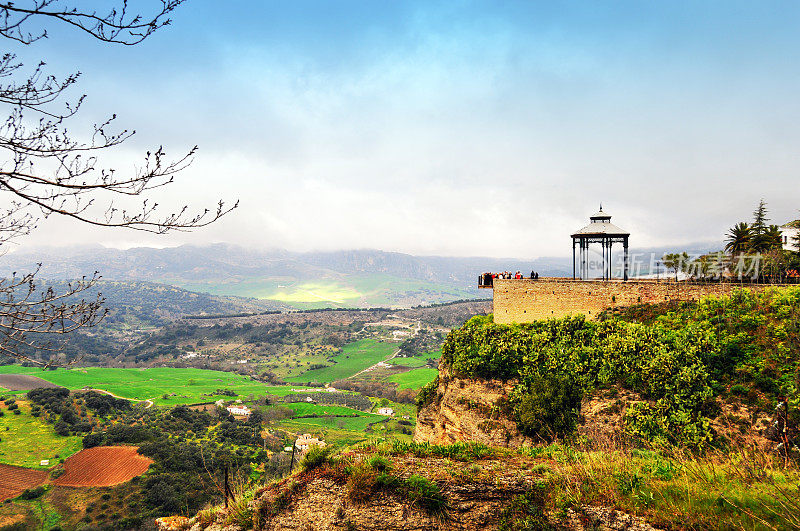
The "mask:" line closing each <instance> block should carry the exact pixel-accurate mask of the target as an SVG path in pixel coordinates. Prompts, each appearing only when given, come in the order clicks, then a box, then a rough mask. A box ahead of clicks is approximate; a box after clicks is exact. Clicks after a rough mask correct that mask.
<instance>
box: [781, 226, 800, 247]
mask: <svg viewBox="0 0 800 531" xmlns="http://www.w3.org/2000/svg"><path fill="white" fill-rule="evenodd" d="M798 233H800V220H798V221H790V222H789V223H787V224H786V225H782V226H781V242H782V243H783V249H784V250H785V251H797V250H798V248H797V235H798Z"/></svg>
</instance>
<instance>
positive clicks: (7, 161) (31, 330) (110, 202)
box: [0, 0, 236, 366]
mask: <svg viewBox="0 0 800 531" xmlns="http://www.w3.org/2000/svg"><path fill="white" fill-rule="evenodd" d="M184 1H185V0H160V1H159V2H157V3H156V6H157V7H156V9H155V10H154V14H152V15H148V16H144V15H141V14H138V13H130V12H129V9H128V1H127V0H114V1H113V2H110V3H111V4H112V5H111V7H109V8H106V9H107V11H104V12H102V13H98V12H97V11H93V10H89V9H82V8H80V7H76V6H74V5H72V3H73V2H74V3H79V2H80V0H22V1H15V2H2V1H0V36H2V37H5V38H6V39H9V40H10V41H15V42H16V43H19V44H17V46H21V45H26V46H27V45H31V44H34V43H36V42H37V41H39V40H40V39H45V38H47V36H48V35H47V30H46V28H47V26H48V25H50V24H66V25H68V26H72V27H74V28H77V29H78V30H80V31H81V32H83V33H85V34H88V35H90V36H92V37H94V38H95V39H97V40H100V41H102V42H105V43H114V44H120V45H128V46H131V45H135V44H137V43H139V42H141V41H143V40H144V39H146V38H148V37H149V36H150V35H152V34H153V32H155V31H156V30H158V29H159V28H161V27H163V26H166V25H168V24H169V22H170V20H169V18H168V15H169V14H170V13H171V12H172V11H173V10H175V8H177V7H178V6H179V5H180V4H182V3H183V2H184ZM45 66H46V65H45V63H44V62H40V63H39V64H38V65H36V66H34V67H32V68H28V67H26V65H25V64H23V63H22V62H21V61H19V60H18V59H17V56H16V55H15V54H13V53H6V54H4V55H2V57H1V58H0V106H5V107H6V108H7V109H8V117H7V118H6V119H5V121H4V122H2V123H0V150H2V152H4V153H5V155H4V156H0V198H2V199H1V201H2V204H3V206H2V210H0V216H1V217H0V251H2V246H3V245H7V244H8V243H9V242H12V241H14V240H16V239H18V238H20V237H23V236H26V235H28V234H29V233H30V232H31V231H33V230H34V229H36V227H37V225H38V223H39V221H40V220H42V219H46V218H49V217H51V216H63V217H66V218H72V219H74V220H78V221H80V222H83V223H85V224H88V225H92V226H100V227H116V228H127V229H132V230H139V231H147V232H152V233H157V234H163V233H166V232H169V231H173V230H190V229H194V228H198V227H202V226H205V225H208V224H209V223H213V222H214V221H216V220H217V219H219V218H220V217H221V216H223V215H225V214H226V213H228V212H230V211H231V210H232V209H233V208H236V204H234V205H227V204H225V203H223V202H222V201H219V202H218V203H217V204H216V205H215V206H214V208H206V209H202V210H200V211H196V212H195V211H192V210H190V209H189V207H188V206H183V207H180V208H178V209H177V210H173V211H170V212H166V213H162V212H161V211H160V210H158V206H159V205H158V204H157V203H156V202H154V201H153V200H152V199H150V198H148V192H150V191H151V190H154V189H157V188H161V187H163V186H166V185H167V184H170V183H172V182H173V179H174V176H175V174H177V173H178V172H180V171H181V170H183V169H185V168H186V167H187V166H188V165H189V164H190V163H191V161H192V158H193V156H194V154H195V151H196V149H197V148H196V147H195V148H192V149H191V150H190V151H189V152H188V153H186V154H185V155H182V156H179V157H178V158H176V159H169V158H168V157H167V155H166V153H165V151H164V149H163V148H162V147H158V148H157V149H154V150H152V151H148V152H147V153H146V154H145V156H144V160H143V161H142V162H141V163H140V164H139V165H137V166H135V167H134V168H132V169H131V170H130V171H128V172H120V171H117V170H116V169H115V168H112V167H108V166H105V165H103V164H102V162H101V161H100V160H99V156H100V155H101V154H102V153H103V152H104V151H106V150H109V149H111V148H114V147H116V146H119V145H120V144H122V143H123V142H125V141H126V140H128V139H130V138H131V136H132V135H133V134H134V133H135V132H134V131H128V130H125V129H122V130H115V129H113V123H114V120H115V118H116V116H113V115H112V116H111V117H110V118H109V119H108V120H106V121H105V122H103V123H100V124H96V125H94V126H93V128H92V129H91V130H90V131H88V132H86V133H84V134H82V135H79V136H74V135H73V134H72V133H71V132H70V131H69V129H68V125H69V122H70V119H72V118H74V117H75V116H76V114H77V113H78V112H79V110H80V108H81V105H82V103H83V102H84V99H85V97H86V96H85V95H84V96H80V97H78V98H76V99H73V100H68V99H67V98H66V94H65V93H66V91H67V90H68V89H69V88H70V87H72V86H73V85H75V84H76V83H77V81H78V79H79V77H80V73H74V74H72V75H69V76H67V77H64V78H57V77H56V76H54V75H50V74H48V73H47V72H46V71H45ZM131 197H133V198H134V199H135V198H138V200H136V201H135V202H134V203H133V204H135V206H134V207H132V208H131V207H130V205H131V204H132V203H131V199H130V198H131ZM120 201H122V204H120ZM37 272H38V271H33V272H31V273H25V274H21V275H16V274H15V275H13V276H12V278H10V279H4V280H1V281H0V353H2V354H5V355H6V356H10V357H13V358H16V359H17V360H20V361H31V362H34V363H38V364H40V365H42V366H47V365H49V364H50V363H51V362H50V361H37V360H36V359H35V358H33V357H31V356H30V354H29V353H30V352H33V351H34V350H36V349H39V350H48V349H49V350H54V349H57V348H58V342H55V343H52V342H47V343H42V342H40V341H37V337H41V336H42V334H45V335H46V336H47V337H48V338H51V337H53V335H54V334H68V333H70V332H72V331H74V330H76V329H79V328H83V327H87V326H92V325H94V324H96V323H98V322H99V321H100V320H101V319H102V318H103V317H104V316H105V313H106V311H105V310H104V309H103V307H102V303H103V299H102V296H100V295H98V296H97V297H96V298H93V299H91V300H83V299H81V300H80V301H78V302H76V300H77V299H78V298H80V295H79V294H81V293H82V292H85V291H86V290H87V289H88V288H90V287H91V286H93V285H94V284H95V283H96V282H97V280H98V278H99V275H98V273H97V272H95V273H94V274H93V275H92V276H91V277H85V278H83V279H81V280H78V281H75V282H73V283H72V284H70V285H69V286H68V288H67V289H66V290H64V291H61V292H58V293H57V292H55V291H54V290H53V289H51V288H47V287H42V286H40V283H39V282H37V281H36V274H37Z"/></svg>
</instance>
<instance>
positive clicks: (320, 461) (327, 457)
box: [300, 446, 333, 470]
mask: <svg viewBox="0 0 800 531" xmlns="http://www.w3.org/2000/svg"><path fill="white" fill-rule="evenodd" d="M332 453H333V448H331V447H330V446H324V447H320V446H312V447H311V448H309V450H308V452H307V453H306V455H305V457H303V460H302V461H300V466H301V467H302V469H303V470H313V469H315V468H319V467H321V466H323V465H326V464H328V463H330V462H331V454H332Z"/></svg>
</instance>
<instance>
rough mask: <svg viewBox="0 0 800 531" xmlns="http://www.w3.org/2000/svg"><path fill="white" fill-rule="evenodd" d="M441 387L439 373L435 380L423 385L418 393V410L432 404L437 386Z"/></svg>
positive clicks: (416, 401)
mask: <svg viewBox="0 0 800 531" xmlns="http://www.w3.org/2000/svg"><path fill="white" fill-rule="evenodd" d="M437 387H439V376H438V375H437V376H436V378H434V379H433V381H431V382H428V383H427V384H425V385H423V386H422V389H420V390H419V393H417V398H416V400H415V403H416V404H417V411H419V410H420V409H422V408H423V407H425V406H427V405H428V404H430V403H431V402H432V401H433V399H434V398H435V397H436V388H437Z"/></svg>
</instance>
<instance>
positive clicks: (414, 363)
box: [388, 352, 442, 367]
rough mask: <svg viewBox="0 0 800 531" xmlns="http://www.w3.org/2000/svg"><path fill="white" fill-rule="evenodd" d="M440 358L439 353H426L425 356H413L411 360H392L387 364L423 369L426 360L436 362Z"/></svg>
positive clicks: (398, 358)
mask: <svg viewBox="0 0 800 531" xmlns="http://www.w3.org/2000/svg"><path fill="white" fill-rule="evenodd" d="M441 357H442V353H441V352H426V353H425V354H420V355H419V356H414V357H413V358H400V357H397V358H392V359H391V360H389V361H388V363H390V364H392V365H399V366H401V367H424V366H425V364H426V363H427V362H428V360H430V359H433V360H438V359H439V358H441Z"/></svg>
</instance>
